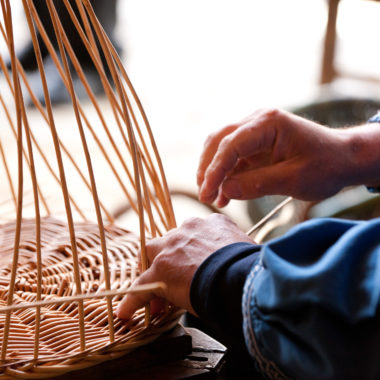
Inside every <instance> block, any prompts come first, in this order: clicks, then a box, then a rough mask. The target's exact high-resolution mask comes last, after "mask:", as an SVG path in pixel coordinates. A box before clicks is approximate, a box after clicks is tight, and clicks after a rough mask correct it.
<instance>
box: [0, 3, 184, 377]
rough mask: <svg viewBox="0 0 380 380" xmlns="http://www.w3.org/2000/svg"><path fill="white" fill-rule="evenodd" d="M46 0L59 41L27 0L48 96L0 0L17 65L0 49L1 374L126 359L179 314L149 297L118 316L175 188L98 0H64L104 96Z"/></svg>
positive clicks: (170, 217) (47, 373)
mask: <svg viewBox="0 0 380 380" xmlns="http://www.w3.org/2000/svg"><path fill="white" fill-rule="evenodd" d="M42 1H46V4H47V6H48V8H49V12H50V15H51V20H52V23H53V25H54V28H55V34H56V40H57V41H56V43H57V47H58V49H57V47H53V45H52V43H51V41H50V39H49V37H48V36H47V34H46V33H45V31H44V27H43V25H42V23H41V21H40V20H39V17H38V13H37V12H36V9H35V7H34V5H33V1H32V0H22V5H23V9H24V14H25V18H26V21H27V24H28V26H29V31H30V36H31V38H32V41H33V45H34V49H35V52H36V57H37V63H38V68H39V73H40V79H41V83H42V86H43V89H44V94H45V102H44V104H41V102H40V101H39V100H38V99H37V97H36V96H35V95H34V92H33V89H32V88H31V86H30V84H29V82H28V77H27V75H26V73H25V72H24V70H23V68H22V66H21V64H20V62H18V60H17V57H16V54H15V46H14V45H15V44H14V36H13V23H14V20H13V18H12V7H11V1H10V0H0V6H1V12H2V13H1V15H2V20H1V21H0V35H1V36H2V37H3V40H4V42H5V44H6V46H7V48H8V55H9V57H10V60H11V67H12V68H11V70H8V69H7V67H6V65H5V58H3V57H2V56H1V55H0V68H1V71H2V78H1V83H0V84H1V86H2V87H1V89H2V91H1V92H0V112H1V116H0V117H1V120H2V121H4V123H3V127H2V128H1V131H0V176H1V177H0V178H2V180H1V181H0V182H1V183H0V190H1V191H0V217H1V219H2V220H4V221H3V222H2V223H1V224H0V342H1V343H0V344H1V348H0V355H1V357H0V379H3V378H4V379H8V378H43V377H52V376H57V375H60V374H62V373H65V372H68V371H73V370H76V369H81V368H85V367H88V366H91V365H94V364H97V363H100V362H102V361H105V360H109V359H113V358H117V357H119V356H121V355H124V354H126V353H128V352H130V351H131V350H134V349H135V348H137V347H139V346H141V345H143V344H146V343H148V342H150V341H152V340H153V339H155V338H157V337H158V336H159V335H160V334H162V333H163V332H165V331H167V330H168V329H170V328H172V327H173V326H174V325H175V324H176V323H177V322H178V318H179V317H180V314H181V312H180V311H179V310H177V309H175V308H173V307H171V306H170V305H169V306H168V308H167V310H166V311H165V312H164V313H162V314H161V315H158V316H155V317H152V318H150V316H149V309H148V308H146V309H145V310H144V309H142V310H139V311H138V312H137V313H136V314H135V315H134V316H133V318H132V319H131V320H130V321H128V322H124V321H121V320H118V319H117V318H116V317H115V315H114V313H115V310H116V309H117V307H118V304H119V303H120V301H121V299H122V297H123V295H124V294H125V293H126V292H128V291H130V287H131V284H132V283H133V281H134V280H135V279H136V277H137V276H138V275H139V273H140V268H141V270H142V271H144V270H146V269H147V267H148V262H147V257H146V254H145V242H146V239H149V238H152V237H156V236H160V235H162V234H163V233H165V231H167V230H169V229H170V228H173V227H175V218H174V212H173V209H172V205H171V199H170V193H169V190H168V187H167V184H166V179H165V175H164V171H163V167H162V164H161V160H160V157H159V155H158V151H157V147H156V144H155V141H154V138H153V134H152V132H151V129H150V126H149V123H148V120H147V117H146V115H145V112H144V110H143V108H142V105H141V103H140V101H139V99H138V97H137V94H136V92H135V90H134V88H133V86H132V84H131V82H130V80H129V77H128V75H127V73H126V71H125V69H124V67H123V65H122V63H121V60H120V58H119V57H118V55H117V52H116V50H115V49H114V48H113V46H112V44H111V42H110V40H109V39H108V37H107V36H106V34H105V32H104V30H103V29H102V27H101V25H100V24H99V22H98V20H97V18H96V15H95V13H94V11H93V9H92V7H91V1H90V0H71V1H69V0H62V2H63V3H64V5H65V7H66V8H67V11H68V13H69V14H70V17H71V20H72V22H73V24H74V25H75V28H77V30H78V34H79V35H80V38H81V39H82V42H83V46H84V49H86V50H87V52H88V53H89V55H90V56H91V58H92V60H93V63H94V66H95V67H96V70H97V71H98V74H99V77H100V80H101V82H102V85H103V88H104V92H105V99H104V100H102V103H101V104H100V103H99V100H98V99H97V97H96V96H95V95H94V93H93V91H92V89H91V86H90V85H89V83H88V81H87V79H86V76H85V75H84V72H83V70H82V67H81V65H80V63H79V61H78V59H77V57H76V56H75V53H74V51H73V50H72V48H71V45H70V41H69V40H68V39H67V36H66V34H65V30H64V28H63V27H62V25H61V23H60V19H59V14H58V12H57V11H56V9H55V6H54V2H53V1H52V0H42ZM74 5H75V7H74ZM37 33H39V35H40V36H41V38H42V40H43V41H44V44H45V46H46V47H47V49H48V51H49V54H50V57H51V58H52V59H53V61H54V63H55V65H56V69H57V71H58V73H59V75H60V76H61V78H62V81H63V83H64V85H65V87H66V90H67V92H68V94H69V95H70V98H71V100H72V105H71V108H70V110H69V111H70V112H68V110H66V112H65V114H64V116H63V117H62V115H61V117H60V119H63V121H64V123H63V124H64V125H63V126H61V125H59V122H58V121H57V119H58V116H57V114H59V110H57V109H55V108H54V107H52V105H51V102H50V97H49V87H48V85H47V82H46V73H45V71H44V64H43V62H42V58H41V55H40V46H39V42H38V39H37ZM73 76H75V77H76V78H77V80H79V81H80V82H81V85H82V86H83V88H84V89H85V91H86V93H87V98H86V99H85V100H81V101H80V100H79V99H78V96H77V94H76V88H75V86H74V80H73ZM3 93H8V94H9V96H7V97H5V96H4V95H2V94H3ZM27 100H28V101H29V102H30V103H31V105H32V106H33V107H32V110H31V111H30V110H29V108H28V107H27V106H26V102H27ZM7 125H8V128H7ZM115 202H125V203H126V204H128V205H129V207H130V209H131V211H132V212H133V213H134V215H135V219H136V220H137V225H138V227H137V230H134V231H133V232H131V231H130V230H132V228H129V227H127V228H124V227H121V226H120V225H119V223H118V222H117V221H115V220H114V219H115V218H114V217H113V212H112V209H113V208H115Z"/></svg>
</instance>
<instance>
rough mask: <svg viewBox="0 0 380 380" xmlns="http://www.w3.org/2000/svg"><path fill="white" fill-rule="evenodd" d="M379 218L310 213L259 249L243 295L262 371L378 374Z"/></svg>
mask: <svg viewBox="0 0 380 380" xmlns="http://www.w3.org/2000/svg"><path fill="white" fill-rule="evenodd" d="M379 305H380V220H379V219H375V220H372V221H364V222H354V221H343V220H334V219H314V220H311V221H309V222H306V223H303V224H301V225H299V226H297V227H296V228H293V229H292V230H291V231H289V233H287V234H286V235H284V236H283V237H281V238H278V239H276V240H273V241H271V242H269V243H267V244H266V245H265V246H263V248H262V255H261V260H260V262H259V263H258V264H256V265H255V266H254V268H253V269H252V271H251V273H250V274H249V276H248V278H247V281H246V284H245V287H244V296H243V319H244V322H243V323H244V334H245V338H246V344H247V347H248V349H249V351H250V354H251V356H252V357H254V358H255V360H256V362H257V364H258V366H259V367H260V368H261V370H262V372H264V373H266V375H268V376H269V377H275V376H276V377H277V378H288V377H291V378H292V377H294V378H301V379H310V380H313V379H319V380H323V379H379V378H380V360H379V352H380V315H379V312H380V306H379Z"/></svg>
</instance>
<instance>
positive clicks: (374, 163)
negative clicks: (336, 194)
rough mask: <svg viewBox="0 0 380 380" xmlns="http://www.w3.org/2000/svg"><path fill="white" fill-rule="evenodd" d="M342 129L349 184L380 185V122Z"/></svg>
mask: <svg viewBox="0 0 380 380" xmlns="http://www.w3.org/2000/svg"><path fill="white" fill-rule="evenodd" d="M377 124H378V125H373V123H371V124H366V125H363V126H360V127H353V128H349V129H346V130H342V135H343V137H344V140H345V149H344V156H345V159H346V160H347V164H348V170H347V171H346V173H347V184H346V185H347V186H351V185H367V186H370V187H373V186H375V187H376V186H379V185H380V150H379V146H380V123H377Z"/></svg>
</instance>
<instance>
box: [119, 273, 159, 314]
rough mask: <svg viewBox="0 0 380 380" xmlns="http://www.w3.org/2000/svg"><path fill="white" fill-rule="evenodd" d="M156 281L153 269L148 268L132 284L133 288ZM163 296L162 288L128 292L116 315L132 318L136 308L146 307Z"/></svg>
mask: <svg viewBox="0 0 380 380" xmlns="http://www.w3.org/2000/svg"><path fill="white" fill-rule="evenodd" d="M154 281H155V280H154V279H153V278H152V271H151V270H150V269H148V270H147V271H145V272H144V273H143V274H142V275H141V276H140V277H139V278H138V279H137V280H136V281H135V282H134V283H133V284H132V287H131V290H133V287H134V286H138V285H143V284H148V283H152V282H154ZM162 296H163V291H162V288H157V289H155V290H150V291H146V292H141V293H140V292H138V293H128V294H126V295H125V297H124V298H123V300H122V301H121V303H120V305H119V307H118V309H117V311H116V315H117V317H118V318H120V319H131V318H132V316H133V314H134V313H135V311H136V310H138V309H140V308H142V307H144V306H145V305H146V304H148V303H149V302H150V301H151V300H153V299H155V298H157V297H162Z"/></svg>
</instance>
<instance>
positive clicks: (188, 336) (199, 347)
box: [55, 325, 226, 380]
mask: <svg viewBox="0 0 380 380" xmlns="http://www.w3.org/2000/svg"><path fill="white" fill-rule="evenodd" d="M225 354H226V347H224V346H223V345H222V344H220V343H219V342H217V341H216V340H214V339H212V338H211V337H209V336H208V335H206V334H204V333H203V332H201V331H200V330H197V329H194V328H184V327H182V326H181V325H177V326H176V327H175V328H174V329H173V330H172V331H170V332H169V333H166V334H164V335H163V336H161V337H160V338H158V339H157V340H156V341H155V342H153V343H150V344H148V345H146V346H144V347H140V348H138V349H137V350H135V351H133V352H131V353H130V354H128V355H126V356H124V357H121V358H119V359H116V360H112V361H107V362H104V363H102V364H99V365H96V366H94V367H91V368H87V369H84V370H80V371H74V372H69V373H67V374H65V375H62V376H59V377H55V379H59V380H68V379H70V380H83V379H91V380H101V379H102V380H103V379H115V380H122V379H128V380H140V379H151V380H174V379H190V378H191V379H210V380H211V379H223V378H224V376H223V368H224V358H225Z"/></svg>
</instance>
